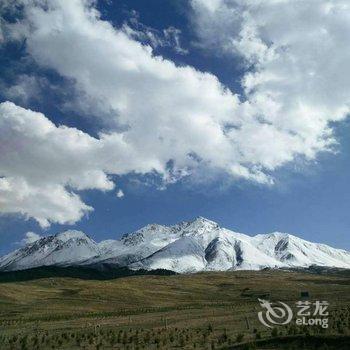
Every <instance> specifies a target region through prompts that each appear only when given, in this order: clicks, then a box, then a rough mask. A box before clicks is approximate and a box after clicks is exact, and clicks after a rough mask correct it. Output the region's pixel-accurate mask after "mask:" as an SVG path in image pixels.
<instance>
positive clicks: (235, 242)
mask: <svg viewBox="0 0 350 350" xmlns="http://www.w3.org/2000/svg"><path fill="white" fill-rule="evenodd" d="M101 264H110V265H115V266H128V267H129V268H132V269H141V268H142V269H148V270H152V269H168V270H173V271H176V272H196V271H208V270H209V271H223V270H259V269H262V268H266V267H269V268H282V267H308V266H311V265H318V266H332V267H340V268H350V252H347V251H345V250H341V249H335V248H331V247H329V246H327V245H324V244H318V243H311V242H308V241H305V240H303V239H300V238H298V237H296V236H293V235H290V234H287V233H280V232H275V233H270V234H260V235H256V236H254V237H252V236H248V235H245V234H242V233H238V232H233V231H230V230H227V229H225V228H221V227H220V226H219V225H218V224H217V223H215V222H213V221H210V220H207V219H205V218H202V217H199V218H197V219H195V220H193V221H189V222H186V221H185V222H181V223H179V224H177V225H173V226H163V225H157V224H152V225H147V226H145V227H143V228H142V229H140V230H138V231H136V232H133V233H130V234H126V235H124V236H122V238H121V239H120V240H107V241H102V242H100V243H96V242H95V241H93V240H92V239H91V238H89V237H88V236H87V235H85V234H84V233H83V232H79V231H66V232H63V233H59V234H57V235H54V236H48V237H44V238H41V239H39V240H37V241H36V242H34V243H31V244H28V245H26V246H25V247H23V248H20V249H18V250H16V251H14V252H12V253H10V254H8V255H6V256H4V257H2V258H0V269H1V270H6V271H11V270H21V269H26V268H30V267H36V266H42V265H61V266H66V265H88V266H98V265H101Z"/></svg>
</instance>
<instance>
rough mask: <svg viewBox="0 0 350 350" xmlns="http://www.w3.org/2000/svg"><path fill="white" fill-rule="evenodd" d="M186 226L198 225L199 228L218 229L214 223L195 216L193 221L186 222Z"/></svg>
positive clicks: (217, 225)
mask: <svg viewBox="0 0 350 350" xmlns="http://www.w3.org/2000/svg"><path fill="white" fill-rule="evenodd" d="M187 224H189V225H200V226H207V227H213V228H214V227H219V224H218V223H216V222H215V221H212V220H209V219H207V218H205V217H203V216H197V217H196V218H195V219H193V220H191V221H187Z"/></svg>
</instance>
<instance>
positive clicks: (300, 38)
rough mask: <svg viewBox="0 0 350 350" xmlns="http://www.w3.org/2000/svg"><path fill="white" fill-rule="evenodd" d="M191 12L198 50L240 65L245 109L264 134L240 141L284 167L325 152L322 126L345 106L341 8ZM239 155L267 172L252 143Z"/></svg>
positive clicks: (344, 9) (253, 6)
mask: <svg viewBox="0 0 350 350" xmlns="http://www.w3.org/2000/svg"><path fill="white" fill-rule="evenodd" d="M192 6H193V9H194V18H193V21H194V23H195V27H196V30H197V33H198V36H199V38H200V40H201V42H202V45H203V46H204V45H207V47H208V46H209V47H210V48H211V49H213V50H214V51H215V52H220V53H221V54H225V55H228V54H231V55H232V56H241V57H242V58H243V59H244V61H245V63H246V66H247V70H246V73H245V74H244V76H243V78H242V87H243V89H244V92H245V98H246V101H245V103H244V104H245V108H247V110H248V113H249V114H251V115H252V116H253V117H255V118H258V119H260V121H261V126H262V127H263V128H265V131H266V132H263V131H262V130H260V131H259V132H258V133H257V132H254V133H252V132H251V130H250V129H248V134H246V135H245V136H247V137H249V139H251V140H252V141H254V140H256V141H258V140H260V141H262V140H261V139H260V138H259V133H261V134H263V137H264V138H269V139H271V140H276V142H277V143H278V144H280V146H281V147H282V148H281V149H280V151H281V153H280V155H281V157H282V158H283V159H284V160H287V159H289V160H292V159H293V158H294V157H295V156H296V154H300V155H304V156H305V157H307V158H311V159H312V158H314V157H315V156H316V153H317V152H318V151H322V150H326V149H329V147H330V146H331V145H332V143H334V139H333V137H332V130H331V128H330V126H329V123H330V122H333V121H339V120H342V119H344V118H345V117H346V116H347V115H348V113H349V106H350V93H349V91H350V90H349V88H350V74H349V73H350V72H349V66H348V62H349V59H350V53H349V50H348V47H349V45H350V37H349V35H347V34H346V33H349V32H350V4H349V3H348V1H336V2H329V1H326V0H325V1H308V2H299V1H292V0H281V1H276V0H270V1H241V0H225V1H224V0H215V1H204V0H193V1H192ZM245 128H246V126H244V129H245ZM276 131H279V132H278V133H277V134H276ZM267 133H268V134H270V137H268V134H267ZM235 134H236V135H235V137H237V136H238V137H240V135H242V136H243V134H242V133H240V132H239V133H237V132H235ZM251 137H252V138H251ZM296 139H299V140H303V144H300V143H298V142H295V140H296ZM244 152H245V154H246V152H249V153H250V154H253V153H254V154H255V156H256V157H257V159H259V158H261V157H262V158H263V159H264V160H265V165H266V166H267V167H269V166H270V167H271V166H272V167H273V165H274V164H276V163H275V161H276V159H273V158H271V159H270V160H269V159H268V158H270V156H272V154H273V153H274V148H272V149H271V150H267V149H266V146H264V145H263V146H262V147H261V145H260V147H259V149H258V147H256V146H254V144H253V142H252V143H250V144H249V145H248V147H245V151H244ZM268 154H270V156H269V155H268ZM278 163H279V161H278Z"/></svg>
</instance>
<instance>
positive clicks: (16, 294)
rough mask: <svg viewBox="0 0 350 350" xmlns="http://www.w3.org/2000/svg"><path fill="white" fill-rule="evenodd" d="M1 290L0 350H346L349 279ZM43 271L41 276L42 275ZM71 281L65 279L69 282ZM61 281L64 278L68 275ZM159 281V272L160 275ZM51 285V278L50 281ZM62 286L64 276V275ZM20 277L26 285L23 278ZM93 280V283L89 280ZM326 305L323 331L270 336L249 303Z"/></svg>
mask: <svg viewBox="0 0 350 350" xmlns="http://www.w3.org/2000/svg"><path fill="white" fill-rule="evenodd" d="M40 271H41V272H40V274H41V275H40V276H42V277H44V278H38V279H32V278H34V277H33V272H30V275H31V278H25V272H22V275H21V276H22V277H21V278H18V280H19V281H16V282H4V281H9V280H11V281H14V280H15V277H16V276H15V274H12V277H11V279H8V278H7V279H1V275H0V281H1V280H2V281H3V282H1V283H0V344H1V346H0V348H1V350H3V349H4V350H6V349H23V350H24V349H28V350H29V349H30V350H31V349H67V350H68V349H69V350H71V349H86V350H90V349H130V350H136V349H348V348H350V340H349V335H350V283H349V282H350V279H349V277H348V275H347V274H344V273H343V272H342V273H339V274H337V273H335V272H334V273H331V274H324V273H322V274H318V273H313V274H311V273H305V272H302V271H289V272H286V271H269V270H266V271H237V272H212V273H198V274H192V275H169V276H163V275H140V276H130V277H120V276H118V277H120V278H116V279H109V280H107V279H105V278H106V276H105V278H104V280H98V279H97V278H96V279H93V280H92V279H86V278H87V276H86V275H85V272H86V271H85V272H79V271H75V274H74V276H75V277H77V274H79V273H82V274H83V275H84V276H79V277H80V278H73V277H59V276H62V274H63V273H64V272H63V271H62V270H59V273H53V272H52V270H50V273H48V271H49V270H45V268H44V270H40ZM45 271H46V272H45ZM71 272H72V271H70V272H69V273H70V275H69V276H73V275H72V274H71ZM66 273H68V272H66ZM164 273H165V272H164V271H163V272H162V274H164ZM48 276H51V277H48ZM64 276H66V275H64ZM27 277H28V276H27ZM90 278H93V276H90ZM301 291H308V292H309V294H310V301H312V300H327V301H328V302H329V303H330V306H329V312H330V316H329V318H330V327H329V328H328V329H324V328H321V327H319V326H312V327H311V326H309V327H305V326H300V327H297V326H296V325H295V324H293V323H291V324H289V325H286V326H278V327H276V328H275V329H272V330H271V329H269V328H267V327H264V326H262V325H261V324H260V323H259V321H258V318H257V312H258V311H260V310H261V308H260V305H259V303H258V301H257V297H260V296H262V295H265V296H268V299H269V300H272V301H284V302H286V303H288V304H289V305H291V306H293V305H294V303H295V301H297V300H299V299H300V292H301Z"/></svg>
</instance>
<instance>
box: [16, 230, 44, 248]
mask: <svg viewBox="0 0 350 350" xmlns="http://www.w3.org/2000/svg"><path fill="white" fill-rule="evenodd" d="M40 238H41V236H40V235H38V234H37V233H35V232H31V231H29V232H27V233H26V234H25V235H24V238H23V239H22V240H21V244H23V245H26V244H31V243H34V242H36V241H37V240H38V239H40Z"/></svg>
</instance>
